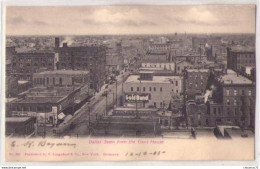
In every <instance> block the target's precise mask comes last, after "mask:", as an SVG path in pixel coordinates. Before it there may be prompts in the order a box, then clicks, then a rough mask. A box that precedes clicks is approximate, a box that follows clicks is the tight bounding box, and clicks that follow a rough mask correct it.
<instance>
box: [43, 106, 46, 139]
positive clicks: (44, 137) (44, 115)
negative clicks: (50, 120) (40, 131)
mask: <svg viewBox="0 0 260 169" xmlns="http://www.w3.org/2000/svg"><path fill="white" fill-rule="evenodd" d="M45 136H46V107H45V108H44V136H43V137H44V138H45Z"/></svg>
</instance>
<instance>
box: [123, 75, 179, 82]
mask: <svg viewBox="0 0 260 169" xmlns="http://www.w3.org/2000/svg"><path fill="white" fill-rule="evenodd" d="M139 77H140V76H139V75H131V76H129V77H128V79H127V80H126V82H125V83H140V80H139ZM181 79H182V78H181V77H180V76H153V79H152V80H149V81H142V82H141V83H172V81H173V80H181Z"/></svg>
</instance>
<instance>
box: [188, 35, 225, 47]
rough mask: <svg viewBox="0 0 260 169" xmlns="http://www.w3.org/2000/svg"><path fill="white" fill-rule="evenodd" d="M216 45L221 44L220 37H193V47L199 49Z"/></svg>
mask: <svg viewBox="0 0 260 169" xmlns="http://www.w3.org/2000/svg"><path fill="white" fill-rule="evenodd" d="M206 43H207V44H209V45H216V46H219V45H220V44H221V37H220V36H207V37H192V47H193V48H198V47H200V45H205V44H206Z"/></svg>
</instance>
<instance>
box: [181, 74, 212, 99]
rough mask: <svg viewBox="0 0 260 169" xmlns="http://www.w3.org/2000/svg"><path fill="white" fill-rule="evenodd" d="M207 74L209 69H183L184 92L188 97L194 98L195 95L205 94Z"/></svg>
mask: <svg viewBox="0 0 260 169" xmlns="http://www.w3.org/2000/svg"><path fill="white" fill-rule="evenodd" d="M209 74H210V71H209V69H186V70H185V78H184V80H185V89H186V91H185V92H186V96H187V98H188V99H194V98H195V96H196V95H204V94H205V92H206V87H207V83H208V78H209Z"/></svg>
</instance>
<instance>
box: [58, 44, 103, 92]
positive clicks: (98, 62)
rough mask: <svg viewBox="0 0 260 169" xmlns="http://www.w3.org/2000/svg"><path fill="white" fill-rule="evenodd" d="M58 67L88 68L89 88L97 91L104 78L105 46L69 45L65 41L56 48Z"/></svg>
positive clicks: (68, 68)
mask: <svg viewBox="0 0 260 169" xmlns="http://www.w3.org/2000/svg"><path fill="white" fill-rule="evenodd" d="M58 53H59V61H58V63H57V64H58V66H57V68H58V69H65V70H88V71H89V72H90V88H93V89H95V90H96V91H99V90H100V89H101V87H102V85H104V83H105V80H106V72H105V71H106V47H105V46H96V45H93V46H80V47H69V46H68V45H67V43H63V46H62V47H60V48H59V49H58Z"/></svg>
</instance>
